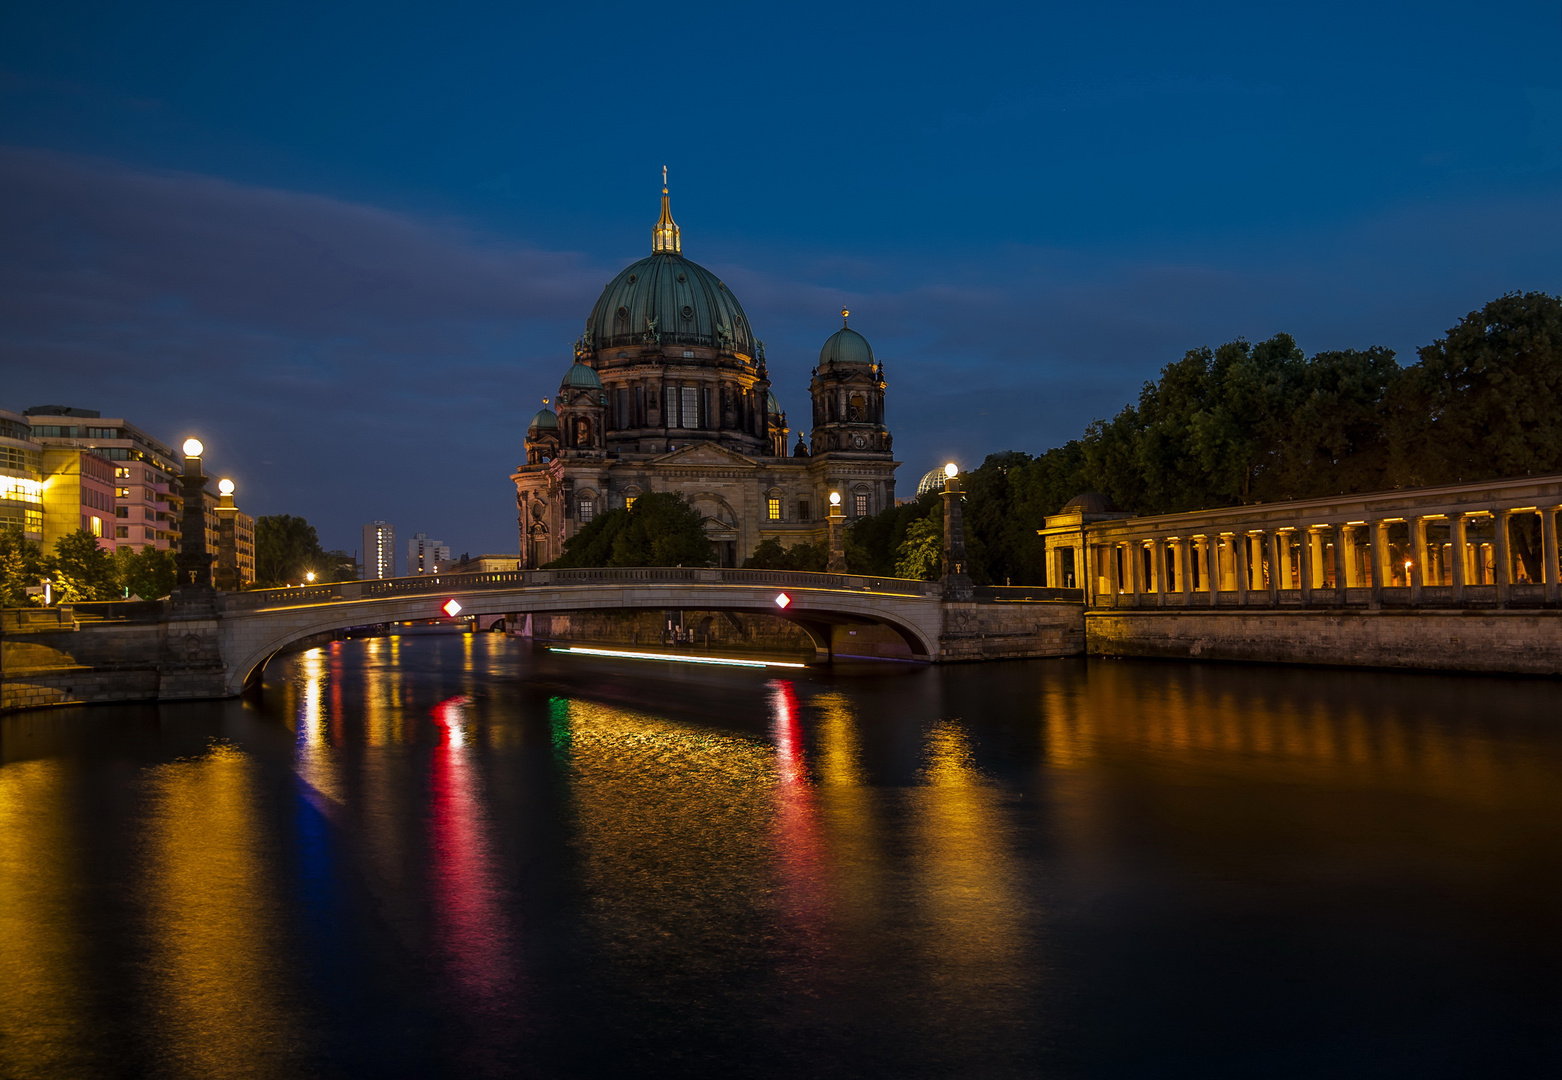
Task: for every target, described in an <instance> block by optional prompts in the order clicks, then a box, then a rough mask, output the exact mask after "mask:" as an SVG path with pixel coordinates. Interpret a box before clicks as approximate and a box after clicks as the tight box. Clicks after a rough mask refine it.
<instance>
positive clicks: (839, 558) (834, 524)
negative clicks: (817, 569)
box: [825, 491, 846, 574]
mask: <svg viewBox="0 0 1562 1080" xmlns="http://www.w3.org/2000/svg"><path fill="white" fill-rule="evenodd" d="M828 520H829V522H830V562H829V565H827V566H826V567H825V571H826V572H827V573H831V574H844V573H846V530H845V525H846V511H845V510H843V509H841V493H840V492H839V491H832V492H830V517H829V519H828Z"/></svg>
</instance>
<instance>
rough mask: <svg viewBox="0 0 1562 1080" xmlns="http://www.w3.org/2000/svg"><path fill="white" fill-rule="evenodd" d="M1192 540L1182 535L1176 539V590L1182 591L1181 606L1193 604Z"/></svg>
mask: <svg viewBox="0 0 1562 1080" xmlns="http://www.w3.org/2000/svg"><path fill="white" fill-rule="evenodd" d="M1192 548H1193V541H1192V540H1189V539H1188V538H1187V537H1183V538H1182V539H1181V540H1178V541H1177V591H1178V592H1180V593H1182V596H1183V601H1182V603H1183V606H1184V607H1191V606H1192V605H1193V574H1192V573H1191V572H1190V571H1191V570H1192V568H1193V558H1192V556H1193V550H1192Z"/></svg>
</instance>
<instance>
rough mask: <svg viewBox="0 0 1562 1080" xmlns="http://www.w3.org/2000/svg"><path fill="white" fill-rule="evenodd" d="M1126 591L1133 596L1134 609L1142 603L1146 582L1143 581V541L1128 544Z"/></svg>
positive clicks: (1133, 541) (1146, 589) (1131, 541)
mask: <svg viewBox="0 0 1562 1080" xmlns="http://www.w3.org/2000/svg"><path fill="white" fill-rule="evenodd" d="M1127 551H1128V589H1129V591H1130V592H1131V593H1132V594H1133V598H1134V607H1139V606H1140V605H1141V604H1143V603H1144V594H1145V593H1146V592H1147V591H1148V588H1147V586H1148V582H1146V581H1145V580H1144V541H1143V540H1130V541H1129V542H1128V548H1127Z"/></svg>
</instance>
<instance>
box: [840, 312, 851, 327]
mask: <svg viewBox="0 0 1562 1080" xmlns="http://www.w3.org/2000/svg"><path fill="white" fill-rule="evenodd" d="M850 315H851V312H849V311H847V310H846V309H845V308H841V325H842V326H848V325H850V324H849V323H848V322H847V321H846V319H847V318H848V317H849V316H850Z"/></svg>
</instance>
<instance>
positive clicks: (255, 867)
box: [144, 747, 300, 1078]
mask: <svg viewBox="0 0 1562 1080" xmlns="http://www.w3.org/2000/svg"><path fill="white" fill-rule="evenodd" d="M149 772H150V792H149V795H150V801H151V811H150V814H149V820H148V824H147V834H148V841H149V842H148V846H147V857H146V868H147V870H146V874H147V876H146V880H145V888H144V900H145V909H146V918H147V922H148V927H147V929H148V933H147V941H148V943H149V945H150V947H151V949H152V950H153V953H154V959H153V962H152V963H150V964H149V965H147V968H148V970H149V971H151V972H152V973H154V981H153V982H152V983H151V984H150V985H149V986H148V987H147V988H146V995H147V1004H148V1005H149V1006H150V1008H151V1011H152V1013H153V1015H154V1017H155V1019H154V1021H153V1022H154V1023H155V1025H156V1027H157V1029H158V1030H159V1032H160V1033H161V1038H162V1040H163V1043H164V1050H165V1055H166V1057H165V1067H166V1070H167V1072H168V1073H169V1074H170V1075H174V1076H189V1077H202V1078H204V1077H214V1076H235V1075H244V1076H260V1077H266V1076H277V1077H282V1076H286V1075H288V1072H287V1069H286V1067H285V1065H284V1062H283V1058H284V1056H291V1055H293V1054H296V1053H297V1052H298V1050H299V1049H300V1048H299V1046H298V1042H299V1038H300V1036H299V1033H298V1029H299V1026H300V1025H299V1024H298V1022H297V1021H298V1019H299V1018H298V1017H296V1016H294V1015H292V1013H291V1011H290V1009H289V1008H288V1006H287V1005H286V1004H284V1001H285V999H284V996H283V994H282V990H281V988H282V987H283V986H284V985H285V984H286V982H287V975H286V972H285V971H283V970H282V965H283V964H284V963H285V960H284V955H283V950H280V949H278V948H277V942H278V939H279V938H280V937H281V936H282V931H283V926H284V921H285V918H284V917H285V912H284V910H283V907H282V903H281V901H280V898H279V897H278V896H277V895H276V893H275V892H274V891H273V888H272V883H273V882H275V881H277V880H279V878H280V876H281V870H280V868H279V867H278V866H276V865H275V864H274V862H273V860H272V859H271V858H269V857H268V854H267V853H266V851H265V849H264V839H263V838H264V837H265V835H266V827H265V825H264V823H263V820H262V818H261V816H260V815H259V814H258V813H257V807H256V805H255V803H256V798H255V778H254V775H253V767H252V765H251V763H250V761H249V759H248V758H247V757H246V756H245V755H244V754H243V753H242V752H240V751H238V750H236V749H231V748H227V747H216V748H214V749H213V750H212V751H211V752H210V753H208V754H207V755H205V756H204V757H202V758H199V759H196V760H193V761H178V762H174V763H172V764H169V765H163V766H160V767H158V768H156V769H152V770H149Z"/></svg>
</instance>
